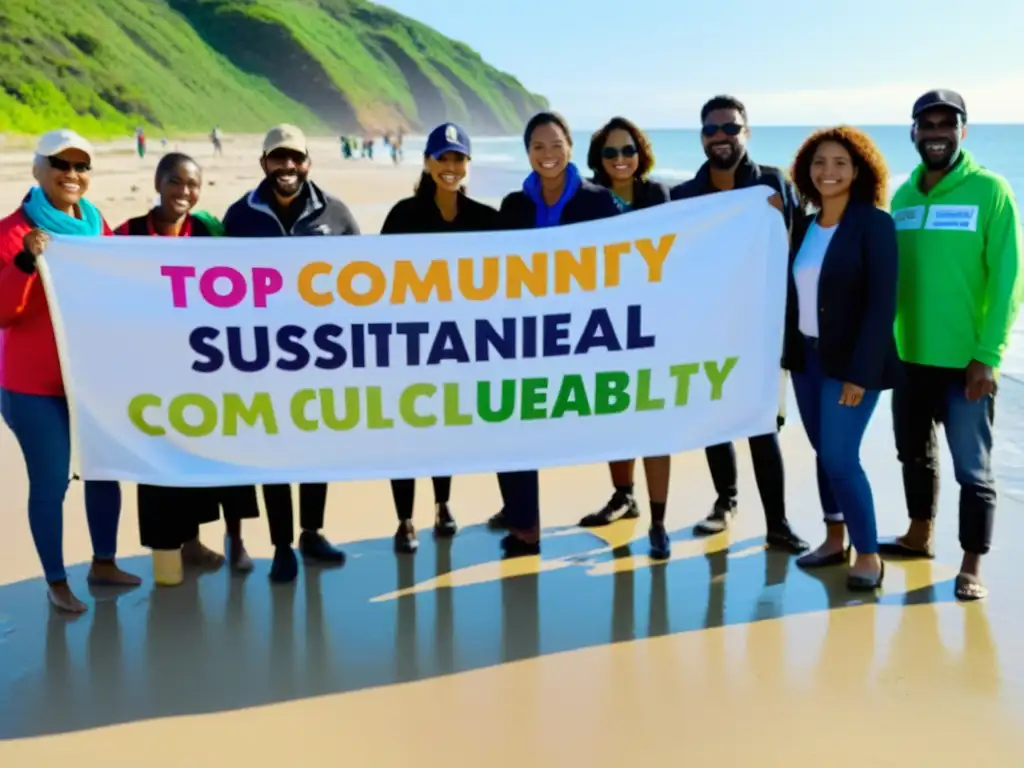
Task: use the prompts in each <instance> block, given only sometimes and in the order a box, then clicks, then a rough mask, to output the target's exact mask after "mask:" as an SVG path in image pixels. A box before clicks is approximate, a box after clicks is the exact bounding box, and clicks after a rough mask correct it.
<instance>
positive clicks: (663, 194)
mask: <svg viewBox="0 0 1024 768" xmlns="http://www.w3.org/2000/svg"><path fill="white" fill-rule="evenodd" d="M587 166H588V167H589V168H590V170H591V171H592V172H593V174H594V177H593V181H594V183H596V184H600V185H601V186H602V187H605V188H607V189H609V190H610V191H611V193H612V197H613V198H614V200H615V204H616V205H617V206H618V207H619V211H621V212H622V213H628V212H629V211H639V210H641V209H643V208H650V207H651V206H655V205H660V204H661V203H667V202H668V201H669V191H668V187H666V186H665V185H664V184H659V183H658V182H656V181H652V180H651V179H649V178H648V177H647V176H648V174H649V173H650V172H651V169H652V168H653V167H654V152H653V150H652V149H651V142H650V141H649V140H648V138H647V135H646V134H645V133H644V132H643V131H641V130H640V128H639V127H638V126H637V125H636V124H635V123H633V122H632V121H630V120H627V119H626V118H624V117H613V118H612V119H611V120H609V121H608V122H607V123H605V124H604V126H602V127H601V128H600V129H599V130H598V131H597V132H595V133H594V135H593V136H592V137H591V139H590V149H589V150H588V151H587ZM635 464H636V462H635V460H634V459H623V460H621V461H613V462H611V463H610V464H609V465H608V466H609V469H610V471H611V477H612V485H613V486H614V489H615V490H614V492H613V493H612V496H611V498H610V499H609V500H608V503H607V504H605V505H604V507H602V508H601V509H600V510H598V511H597V512H594V513H592V514H589V515H587V516H586V517H584V518H583V519H582V520H580V525H581V526H583V527H584V528H597V527H600V526H604V525H609V524H610V523H612V522H614V521H615V520H619V519H621V518H636V517H639V516H640V510H639V509H638V508H637V504H636V499H635V498H634V496H633V472H634V467H635ZM671 470H672V457H671V456H648V457H646V458H645V459H644V471H645V473H646V474H647V492H648V494H649V495H650V504H651V521H652V523H655V524H659V525H662V526H664V523H665V504H666V503H667V501H668V486H669V475H670V473H671Z"/></svg>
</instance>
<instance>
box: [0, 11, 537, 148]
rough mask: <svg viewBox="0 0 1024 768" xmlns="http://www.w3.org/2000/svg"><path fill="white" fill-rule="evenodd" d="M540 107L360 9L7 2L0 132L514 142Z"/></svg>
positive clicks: (418, 29)
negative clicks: (271, 133)
mask: <svg viewBox="0 0 1024 768" xmlns="http://www.w3.org/2000/svg"><path fill="white" fill-rule="evenodd" d="M544 106H546V101H545V100H544V99H543V98H542V97H540V96H538V95H536V94H532V93H529V92H528V91H526V89H525V88H523V86H522V85H521V84H520V83H519V81H518V80H516V79H515V78H514V77H513V76H512V75H509V74H507V73H504V72H499V71H498V70H496V69H494V68H493V67H491V66H489V65H488V64H487V63H486V62H484V61H483V59H481V57H480V55H479V54H477V53H476V52H475V51H473V50H472V49H471V48H469V47H468V46H466V45H464V44H463V43H459V42H456V41H453V40H450V39H448V38H446V37H444V36H443V35H441V34H439V33H438V32H436V31H435V30H433V29H431V28H430V27H427V26H425V25H423V24H420V23H418V22H416V21H413V20H412V19H409V18H408V17H405V16H402V15H401V14H398V13H395V12H394V11H391V10H389V9H386V8H383V7H381V6H377V5H373V4H372V3H369V2H365V0H69V1H68V2H52V0H2V2H0V133H29V134H37V133H40V132H43V131H46V130H49V129H52V128H54V127H57V126H69V127H72V128H75V129H76V130H79V131H81V132H83V133H87V134H89V135H92V136H112V135H117V134H124V133H126V132H130V131H132V130H133V129H134V128H135V126H137V125H139V124H142V125H146V126H149V127H150V128H152V129H157V130H159V131H161V132H164V133H175V132H195V131H202V132H205V131H208V130H209V129H210V127H211V126H213V125H220V126H221V128H223V129H225V130H229V131H257V132H258V131H262V130H265V129H266V127H267V126H268V125H271V124H273V123H275V122H281V121H288V122H293V123H297V124H300V125H302V126H304V127H305V128H307V129H308V130H310V131H311V132H314V133H335V134H336V133H339V132H342V131H345V132H349V131H356V130H359V129H360V128H362V129H369V130H392V129H395V128H397V127H398V126H403V127H405V128H407V129H411V130H418V129H423V128H429V127H430V126H433V125H435V124H436V123H439V122H442V121H444V120H456V121H459V122H462V123H463V124H465V125H466V127H467V128H469V129H470V130H473V131H477V132H482V133H508V132H518V130H519V129H520V127H521V126H522V122H523V119H524V118H525V117H526V116H527V115H529V114H530V113H532V112H535V111H537V110H538V109H542V108H544Z"/></svg>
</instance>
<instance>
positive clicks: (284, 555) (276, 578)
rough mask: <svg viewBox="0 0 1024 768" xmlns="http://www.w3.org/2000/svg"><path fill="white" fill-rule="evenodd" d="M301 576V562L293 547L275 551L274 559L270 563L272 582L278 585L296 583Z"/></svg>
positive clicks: (280, 548)
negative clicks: (296, 578) (296, 579)
mask: <svg viewBox="0 0 1024 768" xmlns="http://www.w3.org/2000/svg"><path fill="white" fill-rule="evenodd" d="M298 575H299V560H298V558H297V557H295V551H294V550H293V549H292V548H291V547H277V548H275V549H274V559H273V560H272V561H271V562H270V580H271V581H273V582H276V583H278V584H287V583H289V582H292V581H295V577H296V576H298Z"/></svg>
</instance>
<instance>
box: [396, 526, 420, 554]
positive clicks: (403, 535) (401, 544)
mask: <svg viewBox="0 0 1024 768" xmlns="http://www.w3.org/2000/svg"><path fill="white" fill-rule="evenodd" d="M419 548H420V541H419V539H417V538H416V529H415V528H413V526H412V523H411V522H410V523H405V522H402V523H399V524H398V530H397V531H395V552H399V553H401V554H405V555H411V554H413V553H414V552H415V551H416V550H417V549H419Z"/></svg>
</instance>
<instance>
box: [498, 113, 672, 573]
mask: <svg viewBox="0 0 1024 768" xmlns="http://www.w3.org/2000/svg"><path fill="white" fill-rule="evenodd" d="M523 143H524V144H525V146H526V152H527V155H528V157H529V160H530V167H531V168H533V171H532V172H531V173H530V175H529V176H527V177H526V180H525V181H524V182H523V188H522V190H519V191H516V192H512V193H511V194H509V195H506V196H505V199H504V200H502V201H501V209H500V211H499V222H500V225H501V228H502V229H535V228H536V229H540V228H543V227H557V226H559V225H562V224H576V223H579V222H584V221H593V220H596V219H605V218H609V217H611V216H617V215H618V213H619V208H618V206H616V205H615V200H614V198H613V197H612V194H611V192H609V191H608V190H607V189H605V188H604V187H600V186H598V185H596V184H592V183H590V182H589V181H585V180H584V179H583V177H582V176H581V175H580V172H579V170H578V169H577V167H576V166H575V165H574V164H573V163H572V162H571V160H572V133H571V132H570V131H569V125H568V123H566V121H565V118H563V117H562V116H561V115H559V114H558V113H556V112H539V113H537V114H536V115H534V116H533V117H531V118H530V120H529V122H528V123H527V124H526V130H525V131H524V132H523ZM498 484H499V486H500V488H501V497H502V500H503V502H504V504H505V506H504V509H503V510H502V511H501V512H499V513H498V514H497V515H495V516H493V517H492V518H491V520H490V521H489V522H490V525H491V527H495V528H500V527H507V528H508V531H509V534H508V535H507V536H506V537H505V538H504V539H502V541H501V545H502V548H503V550H504V552H505V555H506V556H507V557H519V556H523V555H537V554H540V485H539V480H538V476H537V470H535V469H532V470H522V471H517V472H499V473H498ZM668 546H669V544H668V536H667V534H666V533H665V531H664V529H663V528H662V529H660V530H659V529H657V528H656V526H654V525H652V527H651V551H652V556H653V555H657V556H666V557H667V555H666V554H665V553H667V552H668Z"/></svg>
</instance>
